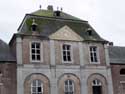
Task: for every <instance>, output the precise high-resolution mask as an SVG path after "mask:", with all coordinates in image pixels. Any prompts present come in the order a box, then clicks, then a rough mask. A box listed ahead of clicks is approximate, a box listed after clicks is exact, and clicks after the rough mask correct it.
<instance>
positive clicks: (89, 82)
mask: <svg viewBox="0 0 125 94" xmlns="http://www.w3.org/2000/svg"><path fill="white" fill-rule="evenodd" d="M96 79H98V80H100V82H101V86H102V94H108V87H107V85H108V84H107V80H106V78H105V77H104V76H103V75H102V74H98V73H94V74H91V75H90V76H89V77H88V80H87V86H88V88H89V90H88V94H93V93H92V82H93V81H94V80H96Z"/></svg>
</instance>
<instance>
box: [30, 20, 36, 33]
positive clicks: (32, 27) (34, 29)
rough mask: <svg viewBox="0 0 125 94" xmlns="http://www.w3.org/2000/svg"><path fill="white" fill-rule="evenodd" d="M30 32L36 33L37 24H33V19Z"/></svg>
mask: <svg viewBox="0 0 125 94" xmlns="http://www.w3.org/2000/svg"><path fill="white" fill-rule="evenodd" d="M31 29H32V31H37V24H36V23H35V20H34V19H33V23H32V26H31Z"/></svg>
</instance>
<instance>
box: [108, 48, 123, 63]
mask: <svg viewBox="0 0 125 94" xmlns="http://www.w3.org/2000/svg"><path fill="white" fill-rule="evenodd" d="M109 57H110V63H112V64H125V47H119V46H110V47H109Z"/></svg>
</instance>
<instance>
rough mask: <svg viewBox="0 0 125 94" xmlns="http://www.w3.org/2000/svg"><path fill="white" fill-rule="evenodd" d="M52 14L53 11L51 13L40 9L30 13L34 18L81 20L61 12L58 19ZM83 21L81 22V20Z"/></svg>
mask: <svg viewBox="0 0 125 94" xmlns="http://www.w3.org/2000/svg"><path fill="white" fill-rule="evenodd" d="M54 12H55V11H52V10H43V9H40V10H37V11H35V12H33V13H31V14H32V15H36V16H43V17H51V18H61V19H70V20H81V19H79V18H77V17H74V16H72V15H69V14H67V13H64V12H62V11H60V15H61V16H59V17H57V16H55V15H54ZM81 21H83V20H81Z"/></svg>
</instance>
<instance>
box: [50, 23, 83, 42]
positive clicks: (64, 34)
mask: <svg viewBox="0 0 125 94" xmlns="http://www.w3.org/2000/svg"><path fill="white" fill-rule="evenodd" d="M49 38H50V39H57V40H71V41H83V40H84V39H83V38H82V37H80V36H79V35H78V34H76V33H75V32H74V31H73V30H72V29H71V28H70V27H68V26H67V25H65V26H64V27H62V28H61V29H59V30H57V31H56V32H55V33H53V34H51V35H50V36H49Z"/></svg>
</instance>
